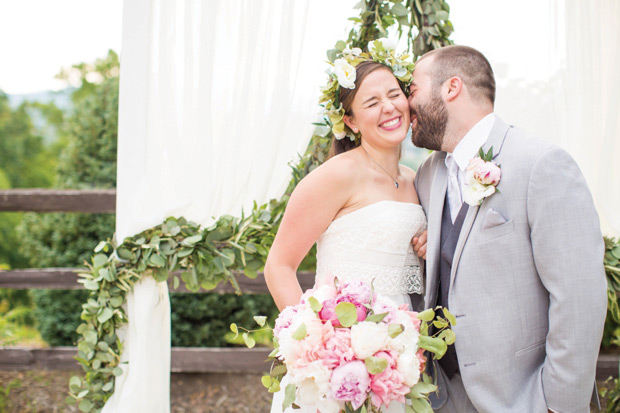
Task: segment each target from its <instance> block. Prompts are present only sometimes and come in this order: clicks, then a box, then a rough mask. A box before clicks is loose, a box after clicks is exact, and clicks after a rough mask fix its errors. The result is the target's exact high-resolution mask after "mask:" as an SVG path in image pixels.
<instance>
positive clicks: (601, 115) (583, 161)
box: [552, 0, 620, 236]
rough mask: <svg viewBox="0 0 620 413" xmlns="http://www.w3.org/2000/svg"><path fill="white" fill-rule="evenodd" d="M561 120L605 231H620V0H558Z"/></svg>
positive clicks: (557, 102)
mask: <svg viewBox="0 0 620 413" xmlns="http://www.w3.org/2000/svg"><path fill="white" fill-rule="evenodd" d="M553 6H554V8H553V11H552V15H553V16H555V17H556V20H555V23H556V24H555V31H554V33H555V38H554V40H555V44H554V46H555V47H553V48H552V50H555V51H556V55H555V59H556V60H557V61H558V62H559V64H560V65H561V66H560V70H559V71H558V76H557V77H556V78H555V81H554V82H553V85H554V86H555V89H554V91H553V92H554V93H553V97H554V102H553V103H554V108H555V109H556V119H555V124H556V125H557V127H558V131H559V132H560V133H559V134H558V136H559V137H560V139H561V141H560V144H561V145H562V146H563V147H564V148H566V149H567V150H568V151H569V152H570V153H571V154H572V155H573V157H574V158H575V159H576V160H577V162H578V163H579V165H580V167H581V168H582V170H583V173H584V175H585V177H586V179H587V181H588V185H589V186H590V190H591V191H592V193H593V195H594V200H595V203H596V206H597V209H598V212H599V215H600V217H601V221H602V227H603V231H604V232H605V233H606V234H609V235H615V236H618V235H620V208H618V206H619V205H620V162H618V160H619V159H620V98H619V96H620V80H619V77H618V73H620V53H618V51H619V50H620V25H618V22H620V2H618V1H614V0H598V1H579V0H561V1H560V0H554V2H553Z"/></svg>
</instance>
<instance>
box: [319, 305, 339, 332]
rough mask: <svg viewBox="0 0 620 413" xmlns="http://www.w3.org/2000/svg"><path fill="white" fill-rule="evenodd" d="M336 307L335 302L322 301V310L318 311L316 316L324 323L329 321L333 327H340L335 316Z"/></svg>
mask: <svg viewBox="0 0 620 413" xmlns="http://www.w3.org/2000/svg"><path fill="white" fill-rule="evenodd" d="M336 305H338V303H337V302H336V300H326V301H324V302H323V308H321V311H319V314H318V316H319V318H320V319H321V320H322V321H324V322H328V321H331V323H332V325H333V326H334V327H341V325H340V320H338V316H337V315H336Z"/></svg>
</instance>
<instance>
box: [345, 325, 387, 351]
mask: <svg viewBox="0 0 620 413" xmlns="http://www.w3.org/2000/svg"><path fill="white" fill-rule="evenodd" d="M387 339H388V326H387V324H384V323H373V322H371V321H362V322H361V323H358V324H354V325H353V326H352V327H351V348H352V349H353V353H355V357H357V358H358V359H360V360H364V359H366V358H368V357H370V356H372V355H374V354H375V353H376V352H377V351H379V350H382V349H385V346H386V343H387Z"/></svg>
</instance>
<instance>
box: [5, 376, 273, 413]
mask: <svg viewBox="0 0 620 413" xmlns="http://www.w3.org/2000/svg"><path fill="white" fill-rule="evenodd" d="M74 374H75V372H74V371H23V372H12V371H0V387H2V388H1V389H0V412H9V413H26V412H28V413H29V412H77V411H78V410H77V409H76V408H75V407H73V406H67V405H66V404H65V398H66V397H67V393H66V392H67V386H68V383H69V378H70V377H71V376H72V375H74ZM260 376H261V375H260V374H185V373H183V374H172V377H171V379H170V391H171V401H170V402H171V412H172V413H189V412H192V413H193V412H196V413H211V412H219V413H223V412H230V413H252V412H267V411H269V406H270V404H271V395H270V394H269V393H267V390H265V388H264V387H263V386H262V385H261V383H260ZM16 381H18V383H19V384H18V386H16V387H13V388H12V389H11V391H10V393H9V397H8V398H6V397H3V390H4V389H6V388H7V386H8V385H9V383H11V382H14V383H16ZM3 399H4V400H5V403H6V407H5V409H4V410H3V409H2V407H1V406H2V402H3Z"/></svg>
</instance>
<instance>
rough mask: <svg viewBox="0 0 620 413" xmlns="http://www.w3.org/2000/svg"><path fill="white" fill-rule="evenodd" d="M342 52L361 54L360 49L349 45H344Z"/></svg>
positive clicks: (354, 54)
mask: <svg viewBox="0 0 620 413" xmlns="http://www.w3.org/2000/svg"><path fill="white" fill-rule="evenodd" d="M342 54H348V55H353V56H359V55H361V54H362V49H360V48H359V47H354V48H353V49H350V48H349V47H346V48H345V49H344V50H343V51H342Z"/></svg>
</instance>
